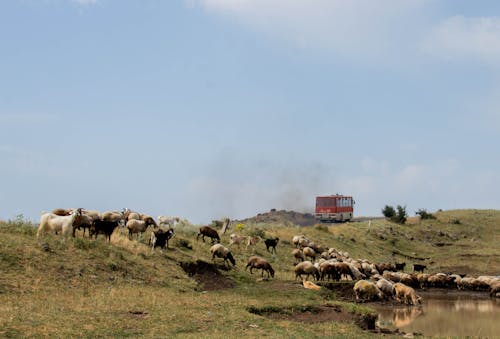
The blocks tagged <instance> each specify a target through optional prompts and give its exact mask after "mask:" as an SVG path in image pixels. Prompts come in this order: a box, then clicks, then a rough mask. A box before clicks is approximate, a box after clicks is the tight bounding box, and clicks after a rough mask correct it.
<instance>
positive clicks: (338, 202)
mask: <svg viewBox="0 0 500 339" xmlns="http://www.w3.org/2000/svg"><path fill="white" fill-rule="evenodd" d="M353 212H354V200H353V199H352V197H351V196H346V195H339V194H336V195H321V196H317V197H316V210H315V214H314V216H315V218H316V220H319V221H321V222H344V221H349V220H351V219H352V215H353Z"/></svg>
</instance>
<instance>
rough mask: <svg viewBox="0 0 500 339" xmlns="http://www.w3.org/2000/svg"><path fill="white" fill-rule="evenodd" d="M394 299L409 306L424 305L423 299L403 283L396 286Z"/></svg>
mask: <svg viewBox="0 0 500 339" xmlns="http://www.w3.org/2000/svg"><path fill="white" fill-rule="evenodd" d="M394 297H395V298H396V300H397V301H399V302H401V303H405V304H407V305H419V304H421V303H422V298H421V297H420V296H418V295H417V294H416V293H415V290H414V289H413V288H411V287H410V286H406V285H405V284H402V283H395V284H394Z"/></svg>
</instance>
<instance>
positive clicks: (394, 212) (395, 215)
mask: <svg viewBox="0 0 500 339" xmlns="http://www.w3.org/2000/svg"><path fill="white" fill-rule="evenodd" d="M382 214H383V215H384V217H386V218H387V219H389V220H391V221H393V222H396V223H398V224H404V223H405V222H406V218H407V216H408V214H407V213H406V206H404V207H403V206H401V205H398V206H397V207H396V209H394V207H392V206H389V205H385V207H384V208H383V209H382Z"/></svg>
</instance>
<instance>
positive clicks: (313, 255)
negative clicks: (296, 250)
mask: <svg viewBox="0 0 500 339" xmlns="http://www.w3.org/2000/svg"><path fill="white" fill-rule="evenodd" d="M302 253H303V254H304V256H305V257H309V258H311V259H312V260H316V252H315V251H314V250H313V249H312V248H310V247H304V248H303V249H302Z"/></svg>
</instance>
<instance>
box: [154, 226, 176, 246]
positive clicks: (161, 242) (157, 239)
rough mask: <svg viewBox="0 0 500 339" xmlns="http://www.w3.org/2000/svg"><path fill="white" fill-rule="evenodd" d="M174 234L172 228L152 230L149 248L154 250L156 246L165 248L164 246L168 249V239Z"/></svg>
mask: <svg viewBox="0 0 500 339" xmlns="http://www.w3.org/2000/svg"><path fill="white" fill-rule="evenodd" d="M173 236H174V229H173V228H169V229H168V230H166V231H165V230H162V229H158V230H154V231H153V232H152V233H151V238H150V241H149V242H150V245H151V249H152V250H153V251H154V249H155V248H156V247H160V248H161V249H163V248H165V246H166V247H167V249H168V241H169V240H170V239H171V238H172V237H173Z"/></svg>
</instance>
